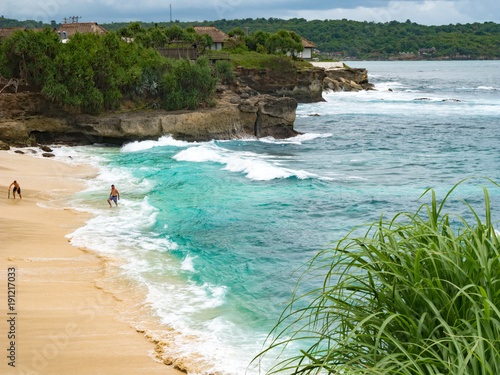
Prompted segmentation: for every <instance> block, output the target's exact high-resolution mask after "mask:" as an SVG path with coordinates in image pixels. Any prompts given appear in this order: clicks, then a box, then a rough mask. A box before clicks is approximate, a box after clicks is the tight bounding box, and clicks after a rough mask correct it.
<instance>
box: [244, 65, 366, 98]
mask: <svg viewBox="0 0 500 375" xmlns="http://www.w3.org/2000/svg"><path fill="white" fill-rule="evenodd" d="M236 75H237V76H238V77H239V79H240V81H241V82H242V83H243V84H244V85H247V86H248V87H249V88H251V89H253V90H256V91H258V92H260V93H265V94H269V95H274V96H276V97H282V96H287V97H291V98H294V99H296V100H297V101H298V102H299V103H312V102H319V101H324V99H323V91H361V90H372V89H373V87H374V86H373V84H371V83H369V82H368V72H367V71H366V69H353V68H331V69H325V68H322V67H314V68H310V69H305V70H297V71H288V70H284V71H280V70H271V69H254V68H244V67H238V68H237V69H236Z"/></svg>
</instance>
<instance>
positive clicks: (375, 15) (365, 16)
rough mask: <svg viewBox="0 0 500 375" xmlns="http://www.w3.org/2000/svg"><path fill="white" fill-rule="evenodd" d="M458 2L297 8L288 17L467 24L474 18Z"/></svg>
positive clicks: (399, 2)
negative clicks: (316, 9)
mask: <svg viewBox="0 0 500 375" xmlns="http://www.w3.org/2000/svg"><path fill="white" fill-rule="evenodd" d="M458 3H459V2H454V1H445V0H437V1H433V0H426V1H390V2H388V4H387V5H386V6H385V7H376V8H368V7H363V6H360V7H357V8H353V9H345V8H336V9H329V10H323V11H311V10H300V11H293V12H289V13H288V16H289V17H290V18H293V17H303V18H305V19H308V20H311V19H343V18H346V19H349V20H356V21H373V22H389V21H392V20H396V21H400V22H404V21H406V20H407V19H409V20H411V21H412V22H416V23H419V24H424V25H447V24H450V23H467V22H474V21H475V20H474V19H473V18H471V17H470V16H469V14H468V13H466V12H465V11H464V10H465V9H464V7H459V6H457V5H458Z"/></svg>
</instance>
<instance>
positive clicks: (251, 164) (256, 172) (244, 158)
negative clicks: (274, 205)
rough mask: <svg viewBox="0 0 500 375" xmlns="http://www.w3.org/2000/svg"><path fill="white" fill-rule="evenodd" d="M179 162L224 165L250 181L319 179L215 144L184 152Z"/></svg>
mask: <svg viewBox="0 0 500 375" xmlns="http://www.w3.org/2000/svg"><path fill="white" fill-rule="evenodd" d="M174 159H176V160H179V161H190V162H198V163H201V162H214V163H219V164H223V165H224V167H223V169H224V170H228V171H231V172H241V173H244V174H245V175H246V176H247V177H248V178H249V179H251V180H257V181H269V180H273V179H279V178H290V177H297V178H299V179H306V178H319V176H317V175H315V174H313V173H309V172H306V171H302V170H293V169H290V168H285V167H282V166H280V165H279V161H278V160H270V159H271V157H270V156H269V155H260V154H256V153H253V152H244V151H231V150H226V149H223V148H221V147H218V146H217V145H215V144H213V143H208V144H204V145H201V146H197V147H190V148H188V149H186V150H182V151H181V152H179V153H178V154H176V155H175V156H174Z"/></svg>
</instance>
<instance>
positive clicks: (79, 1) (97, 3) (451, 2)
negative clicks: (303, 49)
mask: <svg viewBox="0 0 500 375" xmlns="http://www.w3.org/2000/svg"><path fill="white" fill-rule="evenodd" d="M170 4H172V18H173V19H174V20H175V19H179V20H181V21H195V20H199V21H203V20H217V19H221V18H226V19H242V18H260V17H264V18H269V17H275V18H294V17H297V18H306V19H321V20H324V19H342V18H347V19H352V20H358V21H374V22H388V21H392V20H397V21H403V22H404V21H406V20H407V19H410V20H411V21H413V22H417V23H420V24H426V25H432V24H434V25H436V24H440V25H441V24H449V23H453V24H454V23H458V22H460V23H467V22H484V21H494V22H500V1H498V0H475V1H474V0H355V1H352V2H350V3H346V2H344V1H331V0H330V1H319V0H308V1H306V0H253V1H244V0H168V1H165V0H144V1H141V2H138V1H137V0H71V1H70V0H36V1H35V0H0V14H3V15H4V16H5V17H8V18H17V19H20V20H24V19H37V20H42V21H44V22H50V20H56V21H57V22H61V21H62V19H63V18H64V17H69V16H82V17H83V18H82V21H97V22H100V23H103V22H113V21H114V22H122V21H130V20H141V21H145V22H150V21H153V22H160V21H168V20H169V18H170ZM336 4H339V5H340V6H336Z"/></svg>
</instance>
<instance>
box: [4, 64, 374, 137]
mask: <svg viewBox="0 0 500 375" xmlns="http://www.w3.org/2000/svg"><path fill="white" fill-rule="evenodd" d="M236 75H237V80H236V82H235V83H233V84H231V85H230V86H225V85H219V86H218V88H217V98H216V100H217V105H216V106H215V107H213V108H206V109H199V110H193V111H188V110H186V111H165V110H137V109H136V108H132V109H131V108H130V107H127V105H126V103H125V105H124V107H123V109H122V110H120V111H117V112H113V113H104V114H101V115H97V116H96V115H89V114H82V113H78V112H77V111H75V110H70V109H68V108H65V107H63V106H60V105H58V104H56V103H54V102H52V101H51V100H49V99H47V98H45V97H44V96H43V95H42V94H41V93H39V92H33V91H23V90H21V91H23V92H18V93H8V92H4V93H1V94H0V114H1V117H0V140H1V141H3V142H5V143H8V144H20V145H30V144H34V143H52V142H64V143H69V144H91V143H110V144H123V143H125V142H130V141H135V140H147V139H157V138H159V137H161V136H162V135H165V134H171V135H172V136H173V137H174V138H175V139H180V140H186V141H206V140H210V139H233V138H242V137H257V138H260V137H268V136H271V137H274V138H289V137H292V136H294V135H297V134H298V133H297V132H296V131H295V130H294V128H293V124H294V121H295V110H296V108H297V103H298V102H316V101H322V100H323V98H322V93H323V91H327V90H333V91H359V90H366V89H371V88H372V87H373V85H371V84H370V83H368V77H367V72H366V69H349V68H334V69H324V68H318V67H315V68H311V69H308V70H305V71H299V72H297V73H295V74H292V75H289V74H279V73H277V72H273V71H271V70H268V69H245V68H241V67H240V68H238V69H236ZM132 107H133V106H132Z"/></svg>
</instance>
